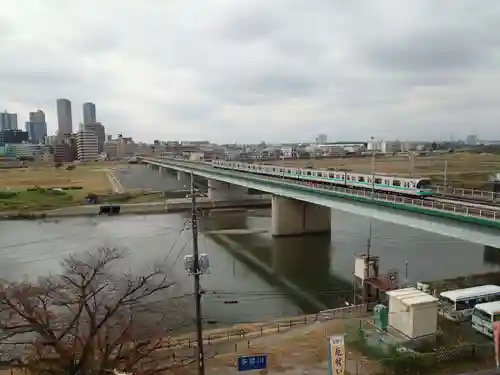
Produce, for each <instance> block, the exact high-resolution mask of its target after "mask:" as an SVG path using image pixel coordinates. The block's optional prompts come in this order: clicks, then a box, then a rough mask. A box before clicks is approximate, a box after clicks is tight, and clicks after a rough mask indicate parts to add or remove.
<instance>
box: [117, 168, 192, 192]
mask: <svg viewBox="0 0 500 375" xmlns="http://www.w3.org/2000/svg"><path fill="white" fill-rule="evenodd" d="M113 172H114V175H115V177H116V178H117V179H118V181H119V182H120V184H121V185H122V186H123V187H124V188H125V190H128V189H145V190H156V191H174V190H182V189H184V183H182V182H180V181H177V179H176V176H174V175H172V174H169V173H163V174H160V173H158V171H153V170H151V169H148V168H146V167H145V166H144V165H137V164H129V166H128V167H125V168H122V169H116V170H114V171H113Z"/></svg>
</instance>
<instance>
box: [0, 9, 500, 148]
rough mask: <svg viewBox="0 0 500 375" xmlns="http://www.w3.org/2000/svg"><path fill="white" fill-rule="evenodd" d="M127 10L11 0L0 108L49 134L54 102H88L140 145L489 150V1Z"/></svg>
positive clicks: (494, 78)
mask: <svg viewBox="0 0 500 375" xmlns="http://www.w3.org/2000/svg"><path fill="white" fill-rule="evenodd" d="M134 4H136V3H132V2H131V1H129V0H125V1H121V2H119V3H118V2H117V1H114V0H110V1H107V2H97V1H94V0H89V2H87V3H85V4H83V3H75V2H71V3H67V4H65V5H64V6H61V5H60V4H59V3H56V2H53V1H48V2H44V3H43V5H42V3H41V2H40V3H38V2H35V5H33V6H31V7H29V8H26V7H23V6H22V5H21V4H19V2H16V1H13V0H6V1H5V4H3V6H4V8H3V13H4V15H3V16H4V18H5V22H2V25H3V28H2V33H3V34H2V35H6V36H7V38H5V39H3V40H4V42H3V47H2V52H0V53H1V54H2V59H0V60H1V63H0V79H1V81H2V87H3V88H4V90H2V92H1V93H0V103H1V105H2V107H5V108H7V109H8V110H9V111H11V112H16V113H19V114H22V115H23V116H24V114H26V113H28V112H29V111H31V110H32V109H33V108H41V109H43V110H44V111H45V112H46V114H47V122H48V124H49V133H51V132H52V131H54V130H55V129H54V126H55V125H56V115H55V113H56V108H55V105H54V104H53V103H54V102H53V101H54V100H55V99H56V98H61V97H66V98H69V99H70V100H71V101H72V102H73V107H74V108H73V117H74V120H76V118H77V117H76V114H77V113H78V117H80V115H79V112H80V108H81V105H82V104H83V103H84V102H86V101H88V100H91V101H92V102H94V103H97V104H98V107H99V120H100V121H102V123H103V124H106V127H107V129H108V131H109V132H111V133H113V134H116V133H118V132H123V133H126V134H130V135H132V136H133V137H134V138H135V139H141V140H145V141H152V140H153V139H210V140H213V141H215V142H219V143H230V142H233V141H235V140H236V141H238V142H258V141H259V140H260V139H267V140H269V141H271V142H272V141H292V142H293V141H301V140H304V139H308V140H314V138H315V136H316V134H320V133H324V134H327V135H328V138H329V139H339V140H347V139H366V138H367V137H369V136H370V135H374V136H377V137H378V138H383V139H425V140H431V139H447V138H449V134H454V136H455V138H464V137H466V136H467V134H469V133H471V132H473V131H474V132H475V133H477V134H478V136H479V137H480V138H483V139H484V138H498V136H497V129H498V121H499V119H500V109H498V105H497V104H498V100H497V99H496V98H497V87H498V82H499V80H500V67H498V64H496V60H495V56H496V54H497V53H498V50H499V45H498V44H497V43H494V38H493V36H494V35H496V34H497V32H496V31H495V30H497V29H498V28H500V22H499V21H500V10H499V6H500V4H499V3H498V2H496V1H489V0H485V1H484V2H483V3H482V4H483V6H482V7H477V6H476V2H472V1H447V0H443V1H440V2H439V4H436V2H435V1H429V0H422V1H419V2H414V1H410V0H403V1H399V2H395V3H394V4H392V6H391V7H387V6H386V5H385V4H386V3H385V2H380V1H376V0H375V1H373V2H370V5H369V6H367V5H366V4H365V3H359V2H357V1H352V2H348V4H347V3H346V2H344V1H337V0H330V1H323V0H321V1H318V2H315V3H314V4H311V3H310V2H307V1H305V0H303V1H301V0H298V1H294V2H293V3H292V4H288V3H287V6H285V5H284V4H285V3H281V2H280V1H279V0H278V1H277V2H272V3H270V2H269V1H263V0H253V1H248V0H241V1H239V2H237V3H219V2H215V1H211V0H207V1H205V2H202V3H199V2H194V1H191V0H188V1H184V2H178V1H176V0H173V1H171V2H167V3H161V2H154V3H152V4H148V5H147V6H137V5H135V6H133V5H134ZM95 9H99V13H100V14H101V15H102V17H103V18H102V19H108V18H109V19H111V18H112V19H113V20H114V22H112V23H109V22H101V21H99V20H96V19H95V17H94V16H93V14H94V12H95ZM118 9H119V10H120V11H119V12H117V10H118ZM171 14H181V15H182V17H174V19H173V20H172V21H171V22H168V23H165V22H164V19H165V17H169V15H171ZM472 14H473V15H474V16H473V17H472V16H471V15H472ZM67 15H68V16H67ZM69 15H71V17H69ZM41 16H43V18H44V20H45V21H46V22H43V25H42V24H40V23H39V22H34V21H36V20H39V19H40V17H41ZM128 19H134V24H133V25H129V24H128V23H127V22H125V20H128ZM193 25H195V26H193ZM424 25H425V26H424ZM69 29H71V30H72V32H71V37H68V34H67V33H66V31H67V30H69ZM497 31H499V30H497ZM158 35H161V37H162V44H163V45H164V47H162V48H161V49H158V47H157V40H158ZM33 54H35V55H43V56H48V58H47V59H43V60H40V59H34V60H30V59H29V58H27V56H31V55H33ZM19 61H21V62H22V63H19ZM40 71H43V72H44V75H43V77H41V76H40V75H38V74H37V72H40ZM77 108H78V111H77ZM76 126H77V122H76V121H74V123H73V127H76Z"/></svg>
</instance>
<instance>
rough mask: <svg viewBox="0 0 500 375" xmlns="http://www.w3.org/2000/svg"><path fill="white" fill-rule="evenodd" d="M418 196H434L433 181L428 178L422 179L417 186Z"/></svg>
mask: <svg viewBox="0 0 500 375" xmlns="http://www.w3.org/2000/svg"><path fill="white" fill-rule="evenodd" d="M416 188H417V189H416V194H417V195H418V196H421V197H430V196H432V183H431V180H429V179H427V178H421V179H419V180H418V181H417V184H416Z"/></svg>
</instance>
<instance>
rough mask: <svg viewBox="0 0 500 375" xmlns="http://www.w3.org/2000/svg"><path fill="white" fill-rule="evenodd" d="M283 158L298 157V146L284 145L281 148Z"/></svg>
mask: <svg viewBox="0 0 500 375" xmlns="http://www.w3.org/2000/svg"><path fill="white" fill-rule="evenodd" d="M280 152H281V158H282V159H295V158H297V147H292V146H288V147H282V148H281V151H280Z"/></svg>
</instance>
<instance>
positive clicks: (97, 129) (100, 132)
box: [83, 122, 106, 153]
mask: <svg viewBox="0 0 500 375" xmlns="http://www.w3.org/2000/svg"><path fill="white" fill-rule="evenodd" d="M83 126H84V127H85V129H87V130H91V131H93V132H94V133H95V134H96V136H97V146H98V151H99V153H102V152H103V151H104V142H105V141H106V131H105V129H104V126H103V125H102V124H101V123H100V122H93V123H91V124H84V125H83Z"/></svg>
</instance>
